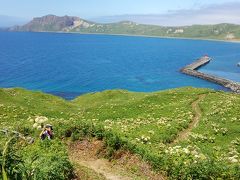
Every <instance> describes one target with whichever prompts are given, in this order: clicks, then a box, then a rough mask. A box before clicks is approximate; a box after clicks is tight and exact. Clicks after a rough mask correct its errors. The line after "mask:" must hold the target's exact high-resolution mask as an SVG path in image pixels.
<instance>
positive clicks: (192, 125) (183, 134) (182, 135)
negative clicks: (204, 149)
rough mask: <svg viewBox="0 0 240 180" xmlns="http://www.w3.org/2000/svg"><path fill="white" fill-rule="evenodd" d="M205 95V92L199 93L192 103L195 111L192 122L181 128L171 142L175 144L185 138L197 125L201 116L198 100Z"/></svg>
mask: <svg viewBox="0 0 240 180" xmlns="http://www.w3.org/2000/svg"><path fill="white" fill-rule="evenodd" d="M205 97H206V94H201V95H199V97H198V99H197V100H196V101H194V102H193V103H192V109H193V111H194V112H195V115H194V117H193V120H192V122H191V123H190V124H189V126H188V128H187V129H185V130H183V131H182V132H180V133H179V134H178V137H177V138H176V139H175V140H174V141H173V143H172V144H176V143H178V142H179V141H183V140H186V139H187V138H188V136H189V134H190V133H191V131H192V129H193V128H195V127H197V125H198V123H199V120H200V119H201V117H202V111H201V109H200V107H199V105H198V104H199V102H200V101H202V100H203V99H204V98H205Z"/></svg>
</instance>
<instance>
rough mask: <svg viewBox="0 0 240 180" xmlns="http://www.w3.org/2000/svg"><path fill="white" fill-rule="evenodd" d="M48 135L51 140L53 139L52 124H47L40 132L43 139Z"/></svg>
mask: <svg viewBox="0 0 240 180" xmlns="http://www.w3.org/2000/svg"><path fill="white" fill-rule="evenodd" d="M46 137H47V138H48V139H49V140H51V139H53V128H52V125H50V124H47V125H46V126H45V127H44V129H43V131H42V132H41V134H40V138H41V140H44V139H45V138H46Z"/></svg>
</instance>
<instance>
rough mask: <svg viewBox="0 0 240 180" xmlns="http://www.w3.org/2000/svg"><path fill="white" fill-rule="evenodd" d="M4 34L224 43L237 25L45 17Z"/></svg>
mask: <svg viewBox="0 0 240 180" xmlns="http://www.w3.org/2000/svg"><path fill="white" fill-rule="evenodd" d="M5 30H7V31H28V32H69V33H92V34H121V35H139V36H157V37H169V38H171V37H173V38H196V39H214V40H226V41H238V40H240V25H236V24H227V23H223V24H216V25H192V26H179V27H167V26H157V25H145V24H138V23H135V22H131V21H122V22H118V23H108V24H100V23H95V22H91V21H87V20H84V19H81V18H79V17H74V16H63V17H59V16H55V15H46V16H43V17H37V18H34V19H33V20H32V21H30V22H29V23H27V24H25V25H23V26H14V27H11V28H8V29H5Z"/></svg>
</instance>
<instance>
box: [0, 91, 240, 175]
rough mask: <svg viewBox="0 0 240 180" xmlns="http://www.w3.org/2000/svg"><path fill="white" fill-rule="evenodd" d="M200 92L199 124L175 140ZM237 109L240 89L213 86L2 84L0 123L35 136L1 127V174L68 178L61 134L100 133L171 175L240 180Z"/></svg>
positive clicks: (111, 148)
mask: <svg viewBox="0 0 240 180" xmlns="http://www.w3.org/2000/svg"><path fill="white" fill-rule="evenodd" d="M203 94H204V95H205V96H204V99H203V100H201V101H199V103H198V106H199V107H200V109H201V113H202V116H201V119H200V121H199V124H198V126H197V127H196V128H193V130H192V132H191V134H190V135H189V137H188V139H187V140H182V141H179V142H178V143H173V141H174V140H175V139H176V137H177V136H178V134H179V133H180V132H182V131H183V130H184V129H187V128H188V125H189V124H190V122H191V121H192V120H193V117H194V116H195V113H196V112H195V110H194V109H193V108H192V103H193V102H196V101H197V100H199V97H200V96H201V95H203ZM239 109H240V96H239V95H236V94H232V93H226V92H218V91H213V90H209V89H195V88H180V89H173V90H167V91H161V92H155V93H134V92H128V91H124V90H112V91H104V92H100V93H91V94H86V95H83V96H80V97H79V98H77V99H75V100H73V101H65V100H63V99H61V98H58V97H55V96H51V95H47V94H43V93H40V92H31V91H26V90H24V89H0V123H1V128H3V129H9V131H10V130H16V131H18V132H20V133H21V134H22V135H24V137H25V139H27V137H30V136H31V137H34V138H36V141H35V142H34V143H33V144H28V143H27V141H26V140H22V139H21V138H19V137H18V138H12V137H13V135H12V134H11V133H9V135H8V136H6V135H3V134H1V136H0V144H1V146H0V152H1V153H0V163H1V166H2V168H1V171H0V174H1V175H2V177H1V176H0V179H1V178H2V179H4V176H6V177H8V178H9V179H22V178H23V177H26V179H34V178H35V179H69V178H70V177H72V176H73V173H72V172H73V167H72V165H71V164H70V161H69V159H68V157H67V154H66V147H65V145H64V143H63V141H62V139H66V138H70V139H71V140H78V139H82V138H83V137H86V136H88V137H95V138H98V139H102V140H103V141H104V142H105V146H106V149H107V153H108V157H111V156H113V154H114V152H115V151H117V150H119V149H127V150H130V151H132V152H134V153H137V154H139V155H141V156H142V158H143V159H145V160H147V161H149V163H151V164H152V166H153V167H154V168H156V170H160V171H165V172H166V173H167V175H168V177H169V178H170V179H217V178H219V179H240V173H239V172H240V154H239V153H240V115H239V112H238V111H239ZM43 119H44V121H45V120H47V123H51V124H52V125H53V126H54V132H55V139H54V140H53V141H48V140H46V141H43V142H42V141H40V140H38V135H39V133H40V130H39V127H38V124H39V123H40V121H42V120H43ZM11 138H12V139H11ZM7 142H8V143H7ZM4 149H7V150H4ZM13 162H14V163H13ZM5 179H6V178H5ZM5 179H4V180H5Z"/></svg>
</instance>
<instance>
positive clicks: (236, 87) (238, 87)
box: [180, 56, 240, 94]
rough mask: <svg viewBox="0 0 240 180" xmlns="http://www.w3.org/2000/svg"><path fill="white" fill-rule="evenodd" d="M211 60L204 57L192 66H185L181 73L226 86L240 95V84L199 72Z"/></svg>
mask: <svg viewBox="0 0 240 180" xmlns="http://www.w3.org/2000/svg"><path fill="white" fill-rule="evenodd" d="M211 60H212V59H211V58H210V57H207V56H204V57H202V58H200V59H198V60H196V61H194V62H193V63H192V64H189V65H187V66H185V67H184V68H182V69H181V70H180V71H181V72H182V73H184V74H187V75H190V76H194V77H197V78H201V79H204V80H207V81H210V82H213V83H216V84H219V85H221V86H224V87H226V88H228V89H230V90H231V91H233V92H235V93H238V94H240V83H237V82H234V81H231V80H229V79H225V78H221V77H218V76H214V75H210V74H206V73H202V72H199V71H198V69H199V68H200V67H202V66H204V65H206V64H208V63H209V62H211Z"/></svg>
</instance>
